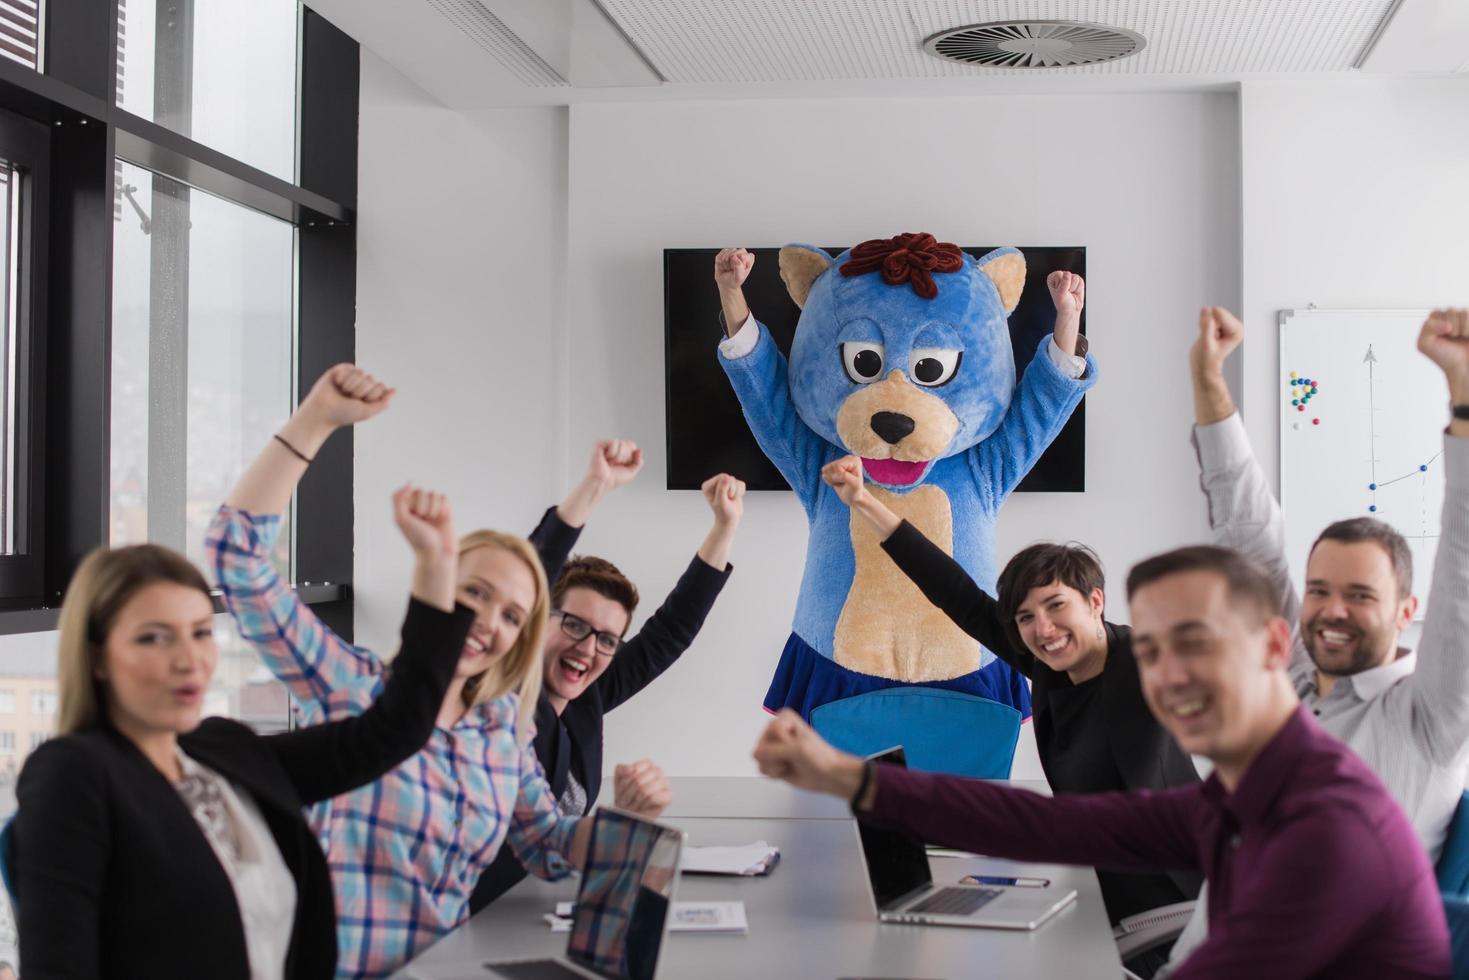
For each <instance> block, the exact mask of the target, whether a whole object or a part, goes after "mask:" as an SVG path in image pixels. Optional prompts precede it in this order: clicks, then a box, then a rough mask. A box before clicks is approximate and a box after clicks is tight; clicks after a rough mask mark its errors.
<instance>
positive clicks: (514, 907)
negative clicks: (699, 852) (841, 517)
mask: <svg viewBox="0 0 1469 980" xmlns="http://www.w3.org/2000/svg"><path fill="white" fill-rule="evenodd" d="M669 781H670V783H671V784H672V788H673V801H674V802H673V804H672V805H671V806H670V807H669V808H668V810H667V811H666V812H665V813H664V815H663V817H662V818H661V820H662V822H664V823H667V824H670V825H671V826H674V827H677V828H678V829H680V830H682V831H684V832H685V833H686V834H687V835H688V843H689V844H690V845H694V846H707V845H736V844H750V843H753V842H755V841H757V840H764V841H767V842H769V843H771V844H775V845H776V846H778V847H779V848H780V851H781V860H780V863H779V864H777V865H776V866H775V868H774V869H773V870H772V871H771V872H770V874H768V875H765V876H759V877H724V876H709V875H684V876H682V878H681V879H680V881H679V885H678V892H677V894H676V895H675V900H676V901H742V902H744V903H745V915H746V918H747V919H748V920H749V927H750V928H749V932H748V933H744V934H736V935H727V934H698V933H671V934H669V935H668V937H667V938H666V939H665V940H664V944H663V951H662V957H661V959H660V963H659V972H658V976H659V980H682V978H696V980H724V978H739V980H752V978H759V980H766V978H771V980H777V978H790V980H838V978H892V980H898V978H903V980H910V978H911V980H918V978H922V980H959V978H982V977H1004V978H1007V980H1013V978H1021V977H1039V978H1058V977H1066V978H1072V980H1088V978H1093V977H1096V978H1106V980H1118V978H1119V977H1121V976H1122V965H1121V963H1120V961H1119V960H1118V958H1117V949H1116V946H1115V945H1114V943H1113V941H1112V929H1111V927H1110V925H1109V924H1108V922H1107V913H1106V910H1105V908H1104V907H1103V905H1102V895H1101V890H1100V888H1099V887H1098V885H1097V876H1096V874H1095V873H1094V872H1093V871H1092V870H1091V869H1090V868H1075V867H1066V866H1063V865H1048V864H1029V863H1018V862H1011V861H1002V860H998V859H994V858H984V857H977V856H972V855H966V856H953V857H950V856H932V857H930V859H929V863H930V865H931V866H932V868H933V876H934V880H935V881H936V882H938V883H939V884H951V883H953V882H956V881H958V879H959V878H961V877H963V876H964V875H967V874H997V875H1024V876H1039V877H1042V878H1049V879H1050V880H1051V886H1050V887H1051V888H1055V889H1067V888H1074V889H1076V901H1075V902H1073V903H1072V904H1071V905H1070V906H1068V907H1067V908H1065V909H1063V910H1062V911H1061V912H1059V913H1058V914H1057V915H1056V916H1055V917H1053V918H1052V919H1051V920H1050V921H1049V922H1047V923H1046V924H1045V925H1043V926H1041V928H1039V929H1037V930H1036V931H1034V932H1018V931H1010V930H1002V929H970V928H954V927H943V926H921V925H897V924H889V923H880V922H878V921H877V917H876V914H875V912H874V911H873V906H872V897H871V892H870V891H869V889H868V885H867V877H866V875H865V873H864V871H863V865H862V859H861V851H860V845H859V843H858V839H857V829H856V824H855V822H854V821H853V820H852V817H851V814H850V812H849V811H848V809H847V806H846V803H845V802H843V801H841V800H838V799H835V798H832V797H828V796H820V795H817V794H813V793H806V792H802V791H801V790H797V789H794V788H793V787H790V786H787V785H785V784H784V783H779V782H776V781H774V780H768V779H760V778H758V777H740V776H735V777H675V778H672V779H670V780H669ZM1014 785H1021V786H1025V787H1027V788H1034V789H1037V790H1041V791H1044V789H1045V784H1044V783H1028V782H1018V783H1015V784H1014ZM576 888H577V881H576V879H575V878H570V879H567V880H565V881H560V882H544V881H540V880H537V879H535V878H528V879H526V880H525V881H523V882H521V883H520V884H519V885H517V886H516V887H515V888H513V889H511V890H510V891H509V892H507V893H506V894H505V895H504V896H502V897H501V898H500V900H499V901H497V902H496V903H495V904H494V905H492V906H490V907H489V908H487V909H485V910H484V911H482V912H480V913H479V914H478V915H476V916H474V917H473V918H471V919H470V920H469V921H468V922H466V923H464V925H462V926H460V927H459V928H458V929H455V930H454V931H453V932H451V933H450V934H449V935H447V936H445V937H444V938H443V939H441V940H440V941H439V942H437V943H435V944H434V945H433V946H431V947H429V948H428V949H427V950H425V951H424V952H423V953H422V954H421V955H419V956H418V957H417V958H416V959H414V960H413V961H412V962H410V963H408V964H407V965H406V966H404V967H403V968H402V969H400V970H399V971H398V972H397V973H395V974H393V977H394V978H396V980H458V978H471V977H473V978H485V980H488V978H490V977H491V976H492V975H491V974H490V973H489V972H488V971H486V970H485V969H484V968H483V965H482V964H484V963H485V962H486V961H492V960H510V959H527V958H536V957H549V956H564V954H565V951H566V939H567V934H566V933H564V932H557V933H553V932H552V931H551V929H550V926H549V925H548V924H547V923H546V921H545V920H544V918H543V916H544V915H545V913H547V912H550V911H551V910H552V909H553V908H554V907H555V905H556V903H557V902H558V901H571V900H572V899H574V898H575V897H576Z"/></svg>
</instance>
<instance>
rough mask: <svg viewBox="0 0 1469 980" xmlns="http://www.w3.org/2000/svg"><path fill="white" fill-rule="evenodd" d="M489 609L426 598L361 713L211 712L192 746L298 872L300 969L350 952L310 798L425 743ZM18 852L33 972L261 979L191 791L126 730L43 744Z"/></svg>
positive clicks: (24, 936)
mask: <svg viewBox="0 0 1469 980" xmlns="http://www.w3.org/2000/svg"><path fill="white" fill-rule="evenodd" d="M473 621H474V614H473V613H472V612H471V611H470V610H469V609H466V608H465V607H463V606H460V607H458V608H456V609H455V611H454V612H453V613H445V612H443V611H441V610H437V609H434V608H432V607H430V606H427V605H424V604H422V603H419V602H417V601H416V600H415V601H411V602H410V603H409V608H408V615H407V618H406V619H405V621H404V623H403V634H402V635H403V647H402V653H401V654H400V655H399V656H398V658H397V659H395V660H394V661H393V669H392V671H391V673H390V675H389V677H388V679H387V682H386V684H385V686H384V688H383V692H382V694H381V695H380V696H379V697H378V699H377V701H376V702H375V703H374V704H373V705H372V706H371V707H370V708H368V709H367V710H366V711H364V712H363V713H362V714H361V715H358V716H356V717H353V718H347V719H343V720H340V721H334V722H328V723H326V724H322V725H316V726H313V727H311V728H304V729H301V730H299V731H294V732H285V733H282V734H279V735H270V736H260V735H257V734H255V732H253V731H252V730H251V729H249V728H247V727H246V726H244V725H242V724H240V723H238V722H235V721H229V720H227V719H224V718H209V719H206V720H205V721H204V722H203V723H202V724H201V725H200V726H199V727H198V728H197V729H195V730H194V731H192V732H190V733H188V734H187V735H182V736H180V737H179V740H178V741H179V747H180V748H181V749H183V751H184V752H185V753H186V754H187V755H188V756H190V757H191V758H193V759H195V760H197V761H198V762H200V763H202V764H204V765H205V766H208V767H209V768H210V769H213V770H214V771H216V772H218V773H219V774H220V775H221V776H223V777H225V778H226V779H228V780H230V781H231V782H232V783H234V784H235V785H236V786H237V787H240V788H242V789H244V790H245V791H246V792H248V793H249V794H250V796H251V798H252V799H253V800H254V801H255V803H256V804H257V805H258V806H259V807H260V811H261V813H262V815H263V816H264V817H265V822H266V824H267V825H268V826H269V827H270V831H271V834H272V836H274V837H275V841H276V844H277V845H278V846H279V847H280V851H281V857H282V858H284V859H285V863H286V867H287V868H289V869H290V872H291V875H292V877H294V878H295V880H296V919H295V925H294V928H293V930H292V935H291V942H290V949H289V953H288V955H287V960H286V974H285V975H286V976H287V977H291V978H317V977H321V978H326V977H330V976H331V975H332V973H333V971H334V970H335V968H336V962H337V929H336V913H335V903H334V899H333V895H332V881H331V875H330V873H329V872H328V870H327V865H326V858H325V857H324V856H323V854H322V852H321V847H320V846H319V845H318V844H317V842H316V838H315V835H314V834H313V833H312V831H311V829H310V827H309V826H308V825H307V823H306V820H305V818H304V816H303V815H302V807H303V806H305V805H307V804H310V803H315V802H317V801H319V800H324V799H328V798H330V797H333V796H336V795H338V794H341V793H345V792H347V791H348V790H350V789H354V788H356V787H358V786H361V785H363V784H364V783H370V782H372V781H373V780H374V779H377V778H378V777H379V776H381V775H383V774H384V773H386V772H388V771H389V770H391V769H392V768H393V767H394V766H396V765H398V763H400V762H402V761H403V760H404V759H407V758H408V757H409V756H411V755H413V754H414V753H415V752H417V751H418V750H419V749H421V748H422V747H423V745H424V743H425V742H426V741H428V738H429V736H430V735H431V734H432V732H433V728H434V724H435V721H436V719H437V716H438V711H439V707H440V706H441V704H442V703H443V700H444V692H445V691H446V690H447V689H448V686H449V682H450V680H451V679H452V678H453V676H454V666H455V664H457V663H458V661H459V657H460V655H461V654H462V653H463V649H464V641H465V639H466V637H467V636H468V635H469V627H470V624H471V623H472V622H473ZM17 796H18V799H19V810H18V811H17V813H16V816H15V825H14V829H13V835H14V836H13V842H12V851H11V859H12V866H13V869H14V875H13V880H14V883H15V893H16V894H15V907H16V912H17V919H18V922H19V927H20V951H21V956H22V962H21V972H22V973H23V974H24V975H25V976H26V977H27V978H29V980H47V978H53V977H67V978H78V977H150V978H160V977H162V978H168V977H178V978H180V980H196V978H199V977H210V978H228V980H235V978H237V980H248V978H249V974H250V968H249V960H248V956H247V954H246V950H245V933H244V927H243V926H242V924H241V920H240V912H239V907H238V906H237V905H236V904H235V893H234V888H233V886H232V885H231V883H230V880H229V878H228V876H227V875H226V873H225V870H224V868H223V867H222V866H221V865H220V863H219V860H218V858H217V857H216V856H215V853H214V850H213V848H212V847H211V846H210V844H209V841H208V839H207V838H206V837H205V836H204V833H203V831H202V830H200V828H199V825H198V824H197V823H196V822H195V820H194V817H193V815H192V814H191V813H190V812H189V810H188V808H187V807H186V806H185V805H184V802H183V800H182V799H181V798H180V797H179V794H178V791H177V790H176V789H174V787H173V785H172V784H170V783H169V781H168V780H167V778H166V777H164V775H163V773H161V772H159V771H158V769H157V767H156V766H154V765H153V764H152V763H151V762H149V761H148V760H147V758H145V757H144V756H143V754H142V753H141V752H140V751H139V750H138V749H137V747H136V746H135V745H134V744H133V743H132V742H131V741H129V740H128V739H127V738H126V737H124V736H123V735H121V734H119V733H118V732H117V731H115V730H114V729H112V728H110V727H98V728H94V729H90V730H87V731H83V732H78V733H76V734H73V735H67V736H64V737H61V738H55V739H52V740H50V741H48V742H46V743H45V744H44V745H42V746H41V747H40V748H39V749H37V750H36V751H35V752H33V753H31V755H30V758H29V759H27V760H26V764H25V768H24V769H23V770H22V771H21V774H20V782H19V785H18V789H17Z"/></svg>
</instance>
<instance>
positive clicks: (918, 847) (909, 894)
mask: <svg viewBox="0 0 1469 980" xmlns="http://www.w3.org/2000/svg"><path fill="white" fill-rule="evenodd" d="M869 758H871V759H875V760H877V761H878V762H881V763H886V764H889V765H906V764H907V763H906V760H905V759H904V757H903V750H902V749H901V748H897V749H888V750H887V751H885V752H879V753H877V754H875V755H872V756H869ZM857 833H858V835H859V836H860V837H861V838H862V861H863V863H864V864H865V865H866V866H867V881H868V883H869V884H870V885H871V886H872V901H873V904H874V905H875V906H876V907H877V917H878V918H879V919H880V920H882V921H883V922H914V923H924V924H927V925H938V926H975V927H978V928H983V929H1038V928H1040V926H1041V925H1042V924H1043V923H1044V922H1045V921H1046V920H1047V919H1049V918H1050V917H1051V916H1053V915H1055V914H1056V913H1057V912H1059V911H1061V910H1062V909H1064V908H1065V907H1066V906H1068V905H1070V904H1071V903H1072V902H1073V901H1075V900H1076V889H1074V888H1056V887H1053V886H1051V885H1050V884H1045V885H1044V886H1043V887H1039V888H1036V887H1030V888H1007V887H1003V886H1000V887H994V886H988V885H946V886H942V887H941V886H938V885H935V884H934V882H933V873H932V872H931V871H930V870H929V867H928V853H927V852H926V851H925V850H924V848H923V844H922V842H921V841H917V840H914V839H913V838H912V837H909V836H908V835H907V834H905V833H902V832H901V831H894V830H887V829H885V828H881V827H877V826H874V825H872V824H869V823H867V822H866V821H864V820H863V819H862V818H861V817H858V818H857ZM1017 880H1020V879H1017ZM1036 880H1042V879H1032V881H1036Z"/></svg>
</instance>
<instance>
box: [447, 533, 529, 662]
mask: <svg viewBox="0 0 1469 980" xmlns="http://www.w3.org/2000/svg"><path fill="white" fill-rule="evenodd" d="M456 598H457V599H458V601H459V602H461V603H463V604H464V605H466V606H468V607H469V608H470V609H472V610H474V625H472V626H471V627H470V629H469V637H468V639H466V640H465V642H464V653H463V655H462V656H460V658H459V664H458V666H457V667H456V668H455V669H454V676H455V677H456V678H465V679H467V678H470V677H474V676H476V675H478V674H482V673H484V672H485V671H486V670H489V669H490V668H491V667H492V666H494V665H495V664H496V663H498V662H499V661H500V660H502V659H503V658H504V656H505V654H506V653H508V652H509V651H510V649H511V648H512V647H513V646H514V645H515V641H516V640H517V639H518V638H519V637H520V631H521V629H522V628H523V627H524V626H525V622H526V619H527V618H528V617H529V616H530V614H531V610H532V609H533V608H534V607H535V601H536V580H535V576H534V575H533V574H532V573H531V570H530V569H529V568H527V567H526V565H525V562H524V561H522V560H521V558H520V556H519V555H516V554H514V553H512V552H510V551H507V550H506V549H504V548H501V547H498V546H495V545H483V546H480V547H477V548H471V549H470V550H468V551H466V552H464V553H463V554H461V555H460V556H459V583H458V594H457V597H456Z"/></svg>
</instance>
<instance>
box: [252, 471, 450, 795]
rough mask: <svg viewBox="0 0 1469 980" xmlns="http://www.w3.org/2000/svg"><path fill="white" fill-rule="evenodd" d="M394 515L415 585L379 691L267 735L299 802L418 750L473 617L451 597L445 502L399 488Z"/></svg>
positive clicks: (360, 779) (345, 786)
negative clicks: (345, 709)
mask: <svg viewBox="0 0 1469 980" xmlns="http://www.w3.org/2000/svg"><path fill="white" fill-rule="evenodd" d="M393 517H394V520H395V521H396V523H397V525H398V529H399V530H400V531H401V532H402V533H403V536H404V538H406V539H407V541H408V544H409V546H410V547H411V548H412V549H413V558H414V562H413V588H412V595H411V598H410V601H409V604H408V615H407V617H406V618H405V619H404V622H403V644H402V647H401V649H400V652H399V654H398V656H397V657H396V658H395V659H394V660H393V669H392V670H391V671H389V672H388V675H387V679H386V681H385V683H384V684H383V688H382V691H381V693H379V694H378V697H377V700H375V701H374V702H373V703H372V705H371V706H369V707H368V708H367V710H365V711H363V712H362V713H361V714H358V715H354V716H352V717H348V718H344V719H341V720H339V721H332V722H327V723H325V724H321V725H313V726H311V727H308V728H303V729H300V730H298V731H294V732H287V733H285V734H281V735H275V736H271V738H270V739H269V740H268V741H269V743H270V746H271V748H272V749H273V750H274V751H275V752H276V755H277V756H278V757H279V759H280V761H281V764H282V765H283V766H284V768H285V770H286V772H287V774H288V775H289V776H290V778H291V782H292V784H293V785H294V786H295V787H296V791H297V792H298V793H299V794H300V795H301V799H302V801H303V802H304V803H313V802H315V801H317V800H324V799H329V798H331V797H333V796H337V795H338V794H341V793H345V792H347V791H348V790H351V789H354V788H356V787H358V786H361V785H364V784H365V783H370V782H372V781H373V780H375V779H377V778H378V777H379V776H381V775H383V774H384V773H386V772H388V771H389V770H391V769H392V768H393V767H394V766H396V765H398V764H399V763H400V762H402V761H403V760H404V759H407V758H408V757H410V756H412V755H413V754H414V753H415V752H417V751H418V750H419V749H421V748H423V746H424V743H425V742H427V741H428V739H429V736H430V735H432V734H433V730H434V723H435V721H436V719H437V717H438V713H439V708H440V706H441V705H442V704H443V701H444V696H445V692H446V691H447V690H448V687H449V683H450V681H451V680H452V679H453V677H454V668H455V666H456V665H457V664H458V663H459V659H460V657H461V656H463V654H464V644H465V641H466V639H467V638H468V636H469V628H470V626H471V625H472V624H473V622H474V612H473V610H471V609H469V608H467V607H465V606H456V605H455V602H454V590H455V582H456V579H457V574H456V573H457V568H458V557H459V539H458V536H457V535H456V534H455V533H454V520H453V515H452V512H451V510H450V507H449V502H448V500H446V499H445V498H444V496H443V495H442V494H438V493H431V492H429V491H426V490H418V489H415V488H413V487H411V486H410V487H403V488H402V489H401V490H399V491H398V492H397V493H395V494H394V495H393Z"/></svg>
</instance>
